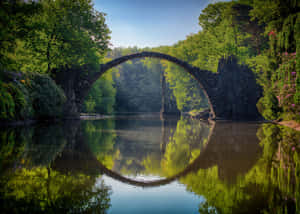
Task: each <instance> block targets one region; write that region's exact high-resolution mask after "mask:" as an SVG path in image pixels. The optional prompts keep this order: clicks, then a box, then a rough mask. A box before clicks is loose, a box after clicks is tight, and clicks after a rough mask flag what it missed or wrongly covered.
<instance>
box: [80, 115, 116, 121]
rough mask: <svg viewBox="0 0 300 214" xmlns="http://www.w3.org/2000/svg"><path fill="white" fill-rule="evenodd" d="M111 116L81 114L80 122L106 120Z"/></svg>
mask: <svg viewBox="0 0 300 214" xmlns="http://www.w3.org/2000/svg"><path fill="white" fill-rule="evenodd" d="M112 117H113V116H112V115H102V114H92V113H81V114H80V119H81V120H95V119H107V118H112Z"/></svg>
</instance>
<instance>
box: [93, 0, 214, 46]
mask: <svg viewBox="0 0 300 214" xmlns="http://www.w3.org/2000/svg"><path fill="white" fill-rule="evenodd" d="M210 2H212V0H94V4H95V8H96V9H97V10H98V11H101V12H105V13H106V14H107V16H106V23H107V24H108V26H109V28H110V30H111V31H112V33H111V37H112V39H111V43H112V45H113V47H120V46H122V47H128V46H131V47H132V46H137V47H156V46H160V45H173V44H174V43H176V42H177V41H179V40H184V39H185V38H186V36H187V35H189V34H191V33H196V32H198V31H199V30H200V27H199V25H198V17H199V14H200V12H201V10H202V9H204V8H205V7H206V6H207V4H209V3H210Z"/></svg>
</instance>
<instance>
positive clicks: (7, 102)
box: [0, 81, 15, 120]
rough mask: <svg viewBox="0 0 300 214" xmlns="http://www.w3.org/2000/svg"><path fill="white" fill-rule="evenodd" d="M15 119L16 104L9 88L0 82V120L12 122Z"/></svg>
mask: <svg viewBox="0 0 300 214" xmlns="http://www.w3.org/2000/svg"><path fill="white" fill-rule="evenodd" d="M14 117H15V102H14V99H13V97H12V95H11V94H10V92H9V86H8V84H6V83H3V82H1V81H0V119H2V120H10V119H13V118H14Z"/></svg>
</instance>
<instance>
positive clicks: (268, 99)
mask: <svg viewBox="0 0 300 214" xmlns="http://www.w3.org/2000/svg"><path fill="white" fill-rule="evenodd" d="M256 106H257V109H258V111H259V113H261V115H262V116H263V117H264V118H265V119H268V120H275V119H277V118H278V116H279V115H280V112H281V108H279V106H278V100H277V98H276V97H275V95H274V94H273V93H272V92H271V91H266V92H265V95H264V96H263V97H262V98H260V99H259V101H258V103H257V104H256Z"/></svg>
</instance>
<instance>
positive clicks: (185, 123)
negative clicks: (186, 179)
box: [84, 118, 210, 177]
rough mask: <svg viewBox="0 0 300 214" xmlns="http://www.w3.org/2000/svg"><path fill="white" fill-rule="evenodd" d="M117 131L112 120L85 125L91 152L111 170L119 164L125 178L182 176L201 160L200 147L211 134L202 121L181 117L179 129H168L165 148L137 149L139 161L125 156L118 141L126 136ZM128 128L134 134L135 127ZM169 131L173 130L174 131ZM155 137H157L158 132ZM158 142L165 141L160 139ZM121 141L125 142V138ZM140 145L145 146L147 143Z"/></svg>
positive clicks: (175, 127)
mask: <svg viewBox="0 0 300 214" xmlns="http://www.w3.org/2000/svg"><path fill="white" fill-rule="evenodd" d="M113 128H114V126H113V125H111V126H110V124H108V121H102V122H101V123H95V122H89V123H86V124H85V129H84V131H85V132H86V133H85V136H86V137H87V138H86V142H88V145H89V147H90V149H91V151H93V153H94V154H95V156H96V157H97V159H98V160H99V161H100V162H101V163H102V164H103V165H105V166H106V167H107V168H109V169H113V168H114V166H115V164H118V167H119V168H120V170H121V172H122V174H125V175H136V174H143V175H159V176H162V177H169V176H172V175H175V174H176V173H179V172H180V171H182V170H184V169H185V167H186V166H187V165H188V164H190V163H191V162H192V161H193V160H194V159H195V158H197V157H198V156H199V154H200V148H201V147H202V146H203V144H205V143H206V141H207V139H206V138H207V137H208V135H209V131H210V129H209V125H208V124H204V123H202V122H200V121H199V120H190V119H187V118H181V120H179V121H177V125H176V121H175V126H171V125H170V126H169V127H168V128H165V129H164V130H165V131H166V132H169V135H168V138H165V139H164V140H165V141H166V142H161V143H160V144H161V145H164V146H165V148H159V147H158V148H157V149H151V150H150V152H148V151H146V152H145V151H138V150H136V149H139V148H140V147H135V148H134V149H135V150H134V152H135V153H136V154H138V155H139V157H140V156H141V158H135V157H134V156H133V157H130V156H127V157H125V155H124V154H123V153H122V152H124V153H126V151H123V150H124V146H123V144H121V143H117V144H116V140H117V139H119V140H120V138H122V136H121V137H120V136H119V137H118V138H117V136H116V132H115V131H114V130H113ZM128 129H129V130H130V131H131V128H128ZM169 129H170V130H171V129H172V131H170V130H169ZM155 130H156V129H155ZM155 134H156V135H157V133H155ZM158 139H162V138H159V136H158ZM152 140H153V139H152ZM121 141H122V142H123V141H124V142H125V139H121ZM124 142H123V143H124ZM139 143H140V144H142V143H143V142H139ZM137 144H138V143H137ZM151 145H152V144H151ZM141 146H145V145H141ZM157 146H159V144H157ZM141 148H142V147H141ZM125 149H126V148H125ZM161 150H163V152H162V151H161Z"/></svg>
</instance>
